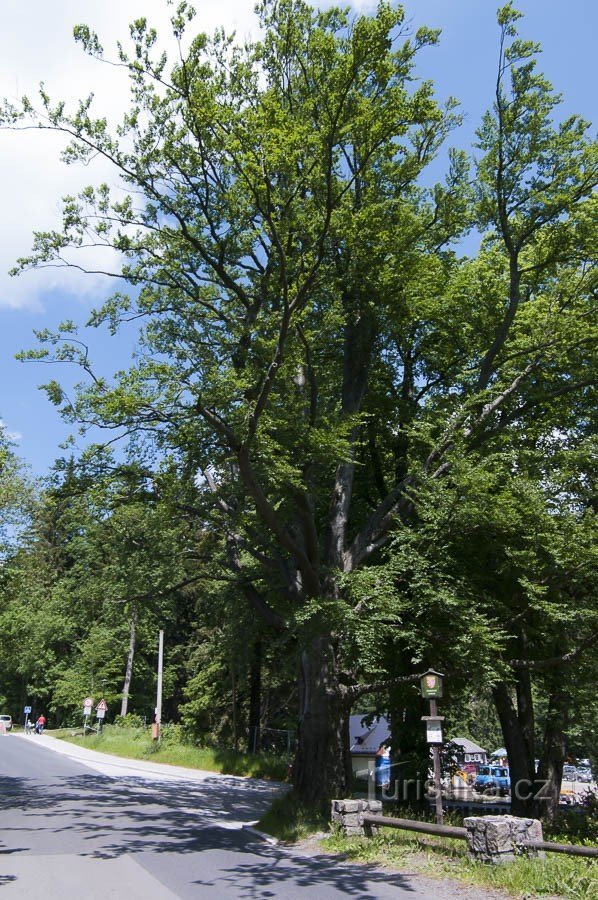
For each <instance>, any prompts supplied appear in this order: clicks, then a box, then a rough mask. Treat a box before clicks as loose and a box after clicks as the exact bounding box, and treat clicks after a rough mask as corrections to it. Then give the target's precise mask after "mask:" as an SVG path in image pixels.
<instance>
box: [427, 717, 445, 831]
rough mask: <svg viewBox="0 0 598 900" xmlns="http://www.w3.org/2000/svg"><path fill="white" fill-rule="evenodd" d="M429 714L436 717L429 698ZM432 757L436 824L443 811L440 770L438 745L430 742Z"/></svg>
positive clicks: (442, 821)
mask: <svg viewBox="0 0 598 900" xmlns="http://www.w3.org/2000/svg"><path fill="white" fill-rule="evenodd" d="M430 715H431V716H434V717H436V716H437V715H438V708H437V706H436V700H434V699H430ZM432 758H433V760H434V788H435V791H436V824H437V825H442V824H443V823H444V811H443V809H442V779H441V772H440V746H439V745H438V744H432Z"/></svg>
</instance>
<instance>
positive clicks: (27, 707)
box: [23, 706, 31, 716]
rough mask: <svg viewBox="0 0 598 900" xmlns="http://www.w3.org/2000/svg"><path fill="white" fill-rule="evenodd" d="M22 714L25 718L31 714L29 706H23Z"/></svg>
mask: <svg viewBox="0 0 598 900" xmlns="http://www.w3.org/2000/svg"><path fill="white" fill-rule="evenodd" d="M23 712H24V713H25V715H26V716H28V715H29V713H30V712H31V707H30V706H25V707H24V708H23Z"/></svg>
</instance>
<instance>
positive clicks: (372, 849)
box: [322, 829, 598, 900]
mask: <svg viewBox="0 0 598 900" xmlns="http://www.w3.org/2000/svg"><path fill="white" fill-rule="evenodd" d="M322 847H323V849H325V850H328V851H332V852H334V853H340V854H342V855H343V857H344V858H345V859H350V860H353V861H355V862H362V863H369V864H376V865H383V866H388V867H390V868H397V869H404V868H407V867H408V868H409V870H410V871H413V870H415V871H418V872H421V874H423V875H427V876H428V877H432V878H452V879H455V880H457V881H462V882H465V883H466V884H469V885H471V884H477V885H480V886H483V887H486V888H494V889H500V890H503V891H505V892H507V894H509V895H511V896H513V897H518V898H532V897H542V896H546V895H549V896H552V897H554V896H557V897H567V898H572V900H598V866H597V865H596V862H595V861H594V860H590V859H587V860H586V859H575V858H571V857H566V856H557V855H556V854H550V853H547V854H546V859H545V860H534V859H518V860H515V861H513V862H511V863H504V864H503V865H501V866H488V865H484V864H483V863H480V862H474V861H472V860H469V859H468V858H467V855H466V851H465V844H464V842H463V841H455V840H450V839H446V838H432V837H429V838H428V837H427V836H426V837H424V836H422V835H416V834H415V833H414V832H409V831H399V830H396V831H395V830H394V829H393V830H392V831H390V830H385V831H384V832H382V833H380V834H378V835H376V836H374V837H372V838H347V837H344V836H342V835H340V834H331V835H330V837H328V838H326V839H325V840H324V841H322Z"/></svg>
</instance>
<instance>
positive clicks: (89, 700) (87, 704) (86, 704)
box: [83, 697, 93, 737]
mask: <svg viewBox="0 0 598 900" xmlns="http://www.w3.org/2000/svg"><path fill="white" fill-rule="evenodd" d="M92 706H93V697H86V698H85V700H84V701H83V737H85V732H86V731H87V728H88V727H89V717H90V716H91V709H92Z"/></svg>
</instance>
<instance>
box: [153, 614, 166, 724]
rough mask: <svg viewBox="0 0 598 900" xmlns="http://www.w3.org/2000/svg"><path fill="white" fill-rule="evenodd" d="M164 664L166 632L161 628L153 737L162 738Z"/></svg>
mask: <svg viewBox="0 0 598 900" xmlns="http://www.w3.org/2000/svg"><path fill="white" fill-rule="evenodd" d="M163 665H164V632H163V631H162V630H161V629H160V636H159V638H158V689H157V692H156V721H155V723H154V724H155V728H154V729H153V734H152V737H153V738H154V740H156V741H159V740H160V724H161V722H162V669H163Z"/></svg>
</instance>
